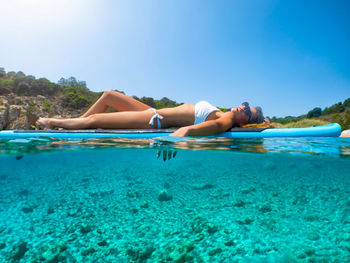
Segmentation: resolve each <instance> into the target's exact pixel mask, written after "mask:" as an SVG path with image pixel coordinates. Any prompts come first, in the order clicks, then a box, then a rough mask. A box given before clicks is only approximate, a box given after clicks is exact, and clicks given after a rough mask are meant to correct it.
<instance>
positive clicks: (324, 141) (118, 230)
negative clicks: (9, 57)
mask: <svg viewBox="0 0 350 263" xmlns="http://www.w3.org/2000/svg"><path fill="white" fill-rule="evenodd" d="M0 262H350V140H349V139H340V138H294V139H293V138H289V139H281V138H280V139H273V138H271V139H246V140H244V139H239V140H238V139H235V140H230V139H211V140H204V139H196V140H195V139H187V140H179V141H176V140H175V141H166V140H136V141H135V140H126V139H118V138H112V139H99V140H83V141H64V140H53V139H49V138H46V139H45V138H44V139H17V140H1V141H0Z"/></svg>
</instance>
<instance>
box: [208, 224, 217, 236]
mask: <svg viewBox="0 0 350 263" xmlns="http://www.w3.org/2000/svg"><path fill="white" fill-rule="evenodd" d="M207 231H208V233H209V234H214V233H216V232H218V231H219V227H218V226H216V225H214V224H212V223H209V224H208V225H207Z"/></svg>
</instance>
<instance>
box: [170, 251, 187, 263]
mask: <svg viewBox="0 0 350 263" xmlns="http://www.w3.org/2000/svg"><path fill="white" fill-rule="evenodd" d="M170 261H171V260H170ZM192 261H193V256H191V255H189V254H188V253H183V254H181V255H179V256H177V257H175V258H174V262H175V263H185V262H192Z"/></svg>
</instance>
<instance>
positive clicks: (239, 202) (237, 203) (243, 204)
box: [233, 200, 247, 207]
mask: <svg viewBox="0 0 350 263" xmlns="http://www.w3.org/2000/svg"><path fill="white" fill-rule="evenodd" d="M246 204H247V203H246V202H244V201H242V200H236V202H235V203H234V204H233V206H234V207H245V205H246Z"/></svg>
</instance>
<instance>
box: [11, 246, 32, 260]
mask: <svg viewBox="0 0 350 263" xmlns="http://www.w3.org/2000/svg"><path fill="white" fill-rule="evenodd" d="M27 245H28V243H27V242H24V241H20V242H19V243H18V244H16V245H14V246H13V248H12V251H11V253H10V256H9V259H10V260H12V261H19V260H20V259H22V258H23V256H24V254H25V253H26V252H27V251H28V250H29V249H28V248H27Z"/></svg>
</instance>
